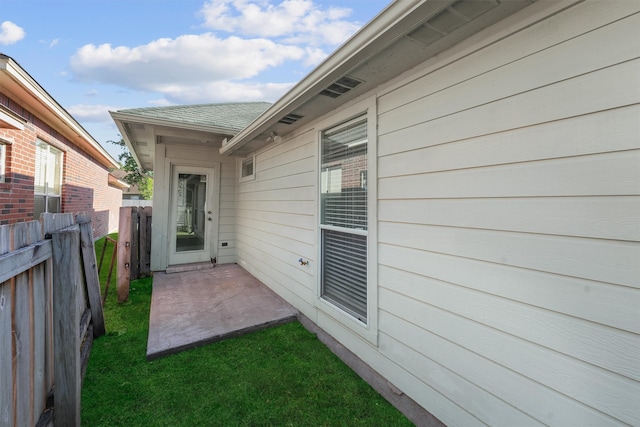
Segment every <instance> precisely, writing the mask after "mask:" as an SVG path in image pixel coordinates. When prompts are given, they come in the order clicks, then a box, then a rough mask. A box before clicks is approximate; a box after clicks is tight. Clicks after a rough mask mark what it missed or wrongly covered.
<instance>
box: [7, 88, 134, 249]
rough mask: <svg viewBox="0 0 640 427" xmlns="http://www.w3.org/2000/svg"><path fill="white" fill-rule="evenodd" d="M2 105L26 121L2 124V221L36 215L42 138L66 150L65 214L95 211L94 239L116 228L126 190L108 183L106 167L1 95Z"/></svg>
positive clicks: (63, 210)
mask: <svg viewBox="0 0 640 427" xmlns="http://www.w3.org/2000/svg"><path fill="white" fill-rule="evenodd" d="M0 103H1V104H3V105H5V106H6V107H7V108H9V109H11V110H12V111H14V112H15V113H17V114H19V115H20V116H22V117H24V118H25V119H27V121H28V122H27V124H26V126H25V129H24V130H21V131H18V130H12V129H3V128H0V139H2V140H4V141H8V142H10V144H8V145H7V168H6V172H7V174H6V182H5V183H0V224H12V223H15V222H21V221H30V220H32V219H34V218H33V207H34V206H33V190H34V189H33V183H34V178H33V177H34V175H35V143H36V139H40V140H42V141H44V142H46V143H47V144H50V145H52V146H53V147H55V148H57V149H59V150H61V151H62V152H63V153H64V161H63V171H62V183H63V185H62V200H61V202H62V212H72V213H77V212H89V213H91V216H92V226H93V234H94V237H96V238H97V237H101V236H104V235H105V234H107V233H109V232H111V231H114V230H115V229H117V227H118V212H119V207H120V205H121V201H122V191H121V190H119V189H116V188H113V187H110V186H109V185H108V179H109V178H108V174H109V171H108V169H107V168H105V167H104V166H102V165H101V164H100V163H98V162H97V161H95V160H94V159H93V158H91V156H89V155H88V154H87V153H86V152H84V151H82V150H81V149H79V148H78V147H76V146H75V145H73V144H72V143H71V142H70V141H69V140H68V139H66V138H65V137H64V136H63V135H62V134H60V133H59V132H57V131H56V130H55V129H53V128H52V127H51V126H49V125H48V124H46V123H45V122H43V121H42V120H40V119H39V118H38V117H36V116H35V115H33V114H32V113H31V112H30V111H28V110H26V109H25V108H23V107H22V106H21V105H20V104H19V103H17V102H15V101H14V100H12V99H10V98H8V97H7V96H6V95H4V94H1V93H0Z"/></svg>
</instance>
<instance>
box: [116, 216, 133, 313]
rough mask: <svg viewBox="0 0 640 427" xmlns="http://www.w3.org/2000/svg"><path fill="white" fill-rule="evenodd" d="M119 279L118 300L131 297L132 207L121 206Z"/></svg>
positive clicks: (117, 285) (117, 284)
mask: <svg viewBox="0 0 640 427" xmlns="http://www.w3.org/2000/svg"><path fill="white" fill-rule="evenodd" d="M118 231H119V233H118V281H117V283H116V287H117V292H118V302H125V301H126V300H127V299H128V298H129V284H130V283H131V269H130V266H131V241H130V239H131V208H127V207H123V208H120V222H119V225H118Z"/></svg>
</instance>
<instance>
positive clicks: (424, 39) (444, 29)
mask: <svg viewBox="0 0 640 427" xmlns="http://www.w3.org/2000/svg"><path fill="white" fill-rule="evenodd" d="M499 5H500V2H499V1H498V0H459V1H457V2H454V3H452V4H450V5H449V6H447V8H446V9H444V10H443V11H441V12H440V13H438V14H437V15H435V16H433V17H431V18H429V19H428V20H427V22H425V23H423V24H422V25H420V26H419V27H418V28H416V29H415V30H413V31H412V32H410V33H409V34H407V37H409V38H410V39H412V40H415V41H417V42H418V43H420V44H422V45H424V46H429V45H430V44H432V43H434V42H435V41H437V40H438V39H440V38H442V37H444V36H446V35H447V34H449V33H451V32H453V31H455V30H457V29H458V28H460V27H462V26H463V25H465V24H466V23H468V22H471V21H472V20H474V19H476V18H477V17H479V16H480V15H482V14H484V13H485V12H488V11H489V10H491V9H493V8H495V7H497V6H499Z"/></svg>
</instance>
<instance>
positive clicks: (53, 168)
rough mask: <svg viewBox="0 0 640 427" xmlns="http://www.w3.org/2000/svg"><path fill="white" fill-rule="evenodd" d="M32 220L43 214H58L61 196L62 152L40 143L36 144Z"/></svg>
mask: <svg viewBox="0 0 640 427" xmlns="http://www.w3.org/2000/svg"><path fill="white" fill-rule="evenodd" d="M35 175H36V176H35V180H34V209H33V218H34V219H38V218H40V214H41V213H43V212H51V213H58V212H60V208H61V196H62V151H60V150H57V149H56V148H54V147H52V146H50V145H49V144H46V143H44V142H42V141H37V142H36V174H35Z"/></svg>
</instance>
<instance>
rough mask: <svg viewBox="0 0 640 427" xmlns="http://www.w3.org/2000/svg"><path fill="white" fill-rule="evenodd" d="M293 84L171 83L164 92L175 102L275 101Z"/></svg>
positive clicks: (163, 89)
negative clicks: (191, 84)
mask: <svg viewBox="0 0 640 427" xmlns="http://www.w3.org/2000/svg"><path fill="white" fill-rule="evenodd" d="M292 86H293V83H238V82H232V81H219V82H211V83H208V84H203V85H200V86H187V85H169V86H166V87H164V88H162V93H164V94H165V96H166V97H167V99H168V100H169V101H170V102H171V103H175V104H199V103H215V102H249V101H256V100H258V101H275V100H277V99H278V98H280V97H281V96H282V95H283V94H284V93H285V92H286V91H287V90H289V89H290V88H291V87H292Z"/></svg>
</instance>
